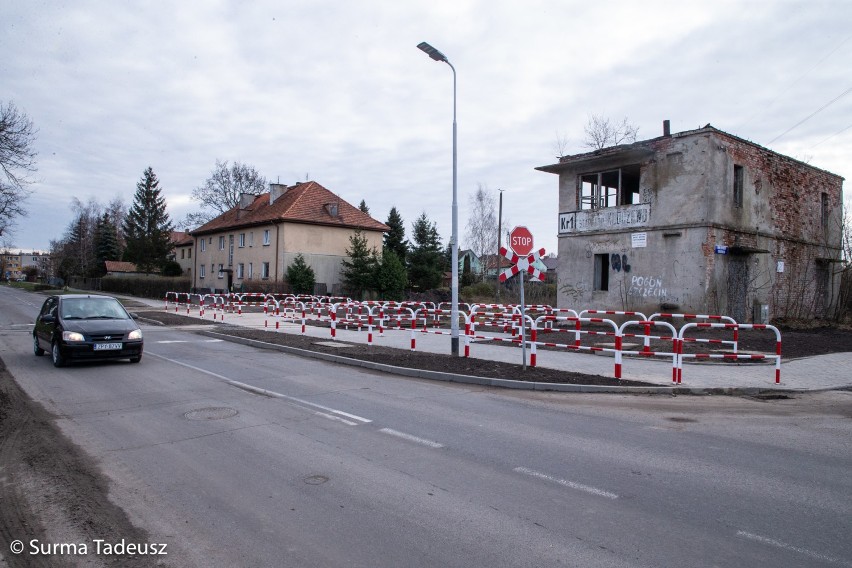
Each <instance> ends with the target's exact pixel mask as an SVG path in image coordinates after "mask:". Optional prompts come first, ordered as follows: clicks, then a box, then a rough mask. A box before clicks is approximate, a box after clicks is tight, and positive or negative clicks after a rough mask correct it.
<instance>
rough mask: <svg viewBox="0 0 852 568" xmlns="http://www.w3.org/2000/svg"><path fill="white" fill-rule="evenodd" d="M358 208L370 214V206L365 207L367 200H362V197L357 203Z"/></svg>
mask: <svg viewBox="0 0 852 568" xmlns="http://www.w3.org/2000/svg"><path fill="white" fill-rule="evenodd" d="M358 209H360V210H361V211H363V212H364V213H366V214H367V215H369V214H370V208H369V207H367V202H366V201H364V200H363V199H362V200H361V203H360V204H359V205H358Z"/></svg>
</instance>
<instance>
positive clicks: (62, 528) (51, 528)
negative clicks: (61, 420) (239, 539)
mask: <svg viewBox="0 0 852 568" xmlns="http://www.w3.org/2000/svg"><path fill="white" fill-rule="evenodd" d="M54 420H55V418H54V417H53V416H52V415H51V414H50V413H49V412H47V411H46V410H45V409H44V407H42V406H41V405H40V404H38V403H36V402H34V401H33V400H32V399H30V398H29V396H27V395H26V393H24V392H23V391H22V390H21V389H20V387H18V385H17V383H15V381H14V379H13V378H12V376H11V375H10V374H9V372H8V371H7V370H6V367H5V365H4V364H3V361H2V360H1V359H0V503H2V507H0V555H2V557H3V560H2V561H0V565H4V564H3V562H4V561H5V565H7V566H10V567H17V566H20V567H33V566H35V567H40V566H78V565H81V564H85V565H87V566H117V565H120V566H131V567H136V566H139V567H141V566H165V565H167V564H166V563H165V562H161V560H162V559H164V557H162V556H154V557H150V556H144V557H143V556H129V555H105V554H102V555H97V554H96V547H97V546H98V545H97V544H96V543H95V539H100V540H103V541H104V543H108V544H117V543H120V542H121V541H122V539H124V541H125V543H131V542H132V543H147V542H148V535H147V533H146V532H145V531H143V530H141V529H138V528H136V527H134V526H133V524H132V523H131V522H130V520H129V519H128V518H127V515H126V514H125V513H124V511H122V510H121V509H120V508H119V507H117V506H115V505H113V504H112V503H111V502H110V501H109V499H108V498H107V494H108V485H107V481H106V479H105V478H104V477H103V476H102V475H101V474H100V473H99V470H98V467H97V464H96V463H95V461H94V460H93V459H92V458H91V457H89V456H88V455H87V454H86V453H85V452H83V451H82V450H81V449H80V448H79V447H78V446H76V445H75V444H73V443H72V442H71V441H70V440H68V439H67V438H66V437H65V436H64V435H63V434H62V433H61V432H60V431H59V429H58V428H57V426H56V424H55V423H54ZM33 540H35V541H37V544H35V545H33V544H31V542H32V541H33ZM13 541H21V543H22V546H23V547H24V548H23V552H22V553H20V554H13V553H12V552H10V551H11V550H12V543H13ZM61 545H69V546H67V547H65V548H64V549H61V548H53V547H60V546H61ZM82 545H85V550H86V554H73V553H72V552H73V551H76V552H81V551H83V550H84V549H83V546H82ZM100 546H101V549H102V550H105V548H106V547H105V545H100ZM43 547H47V550H48V551H49V553H47V554H43V553H42V551H43V550H45V549H44V548H43ZM34 550H38V551H39V552H38V553H37V554H34V553H33V552H34Z"/></svg>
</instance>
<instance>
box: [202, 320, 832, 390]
mask: <svg viewBox="0 0 852 568" xmlns="http://www.w3.org/2000/svg"><path fill="white" fill-rule="evenodd" d="M196 333H198V334H200V335H204V336H207V337H214V338H216V339H223V340H225V341H230V342H232V343H239V344H241V345H248V346H250V347H256V348H258V349H271V350H273V351H279V352H281V353H287V354H289V355H297V356H299V357H308V358H312V359H319V360H321V361H327V362H329V363H338V364H341V365H349V366H352V367H361V368H364V369H370V370H372V371H379V372H383V373H392V374H395V375H402V376H406V377H413V378H417V379H428V380H433V381H444V382H451V383H462V384H470V385H479V386H486V387H497V388H507V389H517V390H534V391H555V392H570V393H614V394H668V395H677V394H689V395H728V396H753V395H760V394H774V395H783V394H803V393H808V392H820V391H830V390H836V389H813V390H806V389H769V388H762V387H713V388H705V387H664V386H656V387H627V386H625V387H619V386H604V385H574V384H567V383H538V382H531V381H513V380H509V379H489V378H486V377H477V376H474V375H458V374H455V373H442V372H439V371H427V370H425V369H411V368H408V367H395V366H393V365H386V364H384V363H373V362H372V361H363V360H361V359H352V358H350V357H343V356H342V355H332V354H329V353H319V352H317V351H309V350H307V349H300V348H298V347H288V346H286V345H277V344H275V343H267V342H265V341H259V340H256V339H248V338H245V337H237V336H234V335H229V334H227V333H217V332H214V331H206V330H197V331H196Z"/></svg>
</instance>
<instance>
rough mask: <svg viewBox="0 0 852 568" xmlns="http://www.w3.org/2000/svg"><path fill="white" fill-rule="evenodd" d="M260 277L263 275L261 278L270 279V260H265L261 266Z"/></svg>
mask: <svg viewBox="0 0 852 568" xmlns="http://www.w3.org/2000/svg"><path fill="white" fill-rule="evenodd" d="M260 277H261V278H263V279H264V280H268V279H269V263H268V262H264V263H263V264H262V265H261V268H260Z"/></svg>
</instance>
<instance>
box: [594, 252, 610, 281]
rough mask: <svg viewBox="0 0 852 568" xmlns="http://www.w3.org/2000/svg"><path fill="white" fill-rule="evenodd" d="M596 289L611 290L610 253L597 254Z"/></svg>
mask: <svg viewBox="0 0 852 568" xmlns="http://www.w3.org/2000/svg"><path fill="white" fill-rule="evenodd" d="M594 289H595V290H609V255H608V254H596V255H595V286H594Z"/></svg>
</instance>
